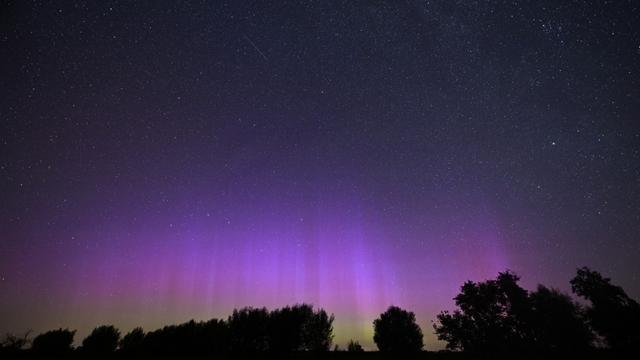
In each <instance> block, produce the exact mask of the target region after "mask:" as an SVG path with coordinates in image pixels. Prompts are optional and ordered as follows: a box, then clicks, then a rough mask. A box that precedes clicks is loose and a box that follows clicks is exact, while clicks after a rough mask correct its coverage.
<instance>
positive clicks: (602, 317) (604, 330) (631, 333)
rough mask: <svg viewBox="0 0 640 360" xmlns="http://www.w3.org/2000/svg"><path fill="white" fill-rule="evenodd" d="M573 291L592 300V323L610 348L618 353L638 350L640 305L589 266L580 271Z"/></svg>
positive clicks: (587, 311)
mask: <svg viewBox="0 0 640 360" xmlns="http://www.w3.org/2000/svg"><path fill="white" fill-rule="evenodd" d="M571 289H572V290H573V292H574V293H576V294H577V295H579V296H581V297H583V298H585V299H587V300H589V302H591V306H590V307H588V308H587V310H586V315H587V318H588V320H589V324H590V325H591V327H593V329H594V330H595V331H596V332H597V333H598V334H599V335H600V336H602V337H603V338H604V339H605V340H606V342H607V344H608V345H609V347H611V348H612V349H614V350H619V351H630V350H634V351H636V352H637V351H638V350H637V349H638V344H640V305H638V303H637V302H636V301H634V300H633V299H631V298H630V297H629V296H628V295H627V294H626V293H625V291H624V290H623V289H622V288H621V287H620V286H617V285H613V284H611V279H609V278H605V277H603V276H602V275H601V274H600V273H598V272H597V271H592V270H591V269H589V268H587V267H583V268H580V269H578V271H577V274H576V277H575V278H573V279H572V280H571Z"/></svg>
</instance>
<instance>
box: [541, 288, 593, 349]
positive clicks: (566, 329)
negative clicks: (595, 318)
mask: <svg viewBox="0 0 640 360" xmlns="http://www.w3.org/2000/svg"><path fill="white" fill-rule="evenodd" d="M530 301H531V311H532V316H531V321H530V327H531V330H532V332H533V337H532V342H534V348H535V350H536V351H538V352H544V353H561V354H569V353H573V354H575V353H580V352H584V351H586V350H588V349H589V348H590V346H591V343H592V341H593V334H592V332H591V330H590V329H589V327H588V325H587V324H586V322H585V321H584V318H583V313H582V309H581V308H580V306H579V305H578V304H577V303H576V302H574V301H573V300H571V298H570V297H569V296H568V295H566V294H563V293H561V292H559V291H557V290H553V289H548V288H546V287H545V286H543V285H538V289H537V290H536V291H535V292H533V293H531V295H530Z"/></svg>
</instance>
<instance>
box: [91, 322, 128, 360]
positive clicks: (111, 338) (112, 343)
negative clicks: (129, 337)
mask: <svg viewBox="0 0 640 360" xmlns="http://www.w3.org/2000/svg"><path fill="white" fill-rule="evenodd" d="M119 340H120V331H118V329H116V328H115V327H114V326H113V325H103V326H98V327H96V328H95V329H93V331H92V332H91V334H89V336H87V337H86V338H85V339H84V340H82V351H83V352H86V353H88V354H92V355H107V354H111V353H113V352H114V351H116V348H117V347H118V341H119Z"/></svg>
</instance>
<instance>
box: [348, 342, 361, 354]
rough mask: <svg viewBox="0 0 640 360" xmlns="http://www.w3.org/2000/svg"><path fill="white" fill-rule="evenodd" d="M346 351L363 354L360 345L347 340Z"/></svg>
mask: <svg viewBox="0 0 640 360" xmlns="http://www.w3.org/2000/svg"><path fill="white" fill-rule="evenodd" d="M347 351H349V352H363V351H364V349H363V348H362V346H361V345H360V343H359V342H357V341H353V340H349V343H348V344H347Z"/></svg>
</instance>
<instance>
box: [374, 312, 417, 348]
mask: <svg viewBox="0 0 640 360" xmlns="http://www.w3.org/2000/svg"><path fill="white" fill-rule="evenodd" d="M373 341H374V342H375V343H376V345H377V346H378V349H379V350H380V351H384V352H417V351H421V350H422V348H423V346H424V343H423V342H422V330H420V326H418V324H417V323H416V317H415V315H414V314H413V313H412V312H408V311H405V310H402V309H401V308H399V307H397V306H391V307H389V309H387V311H385V312H384V313H382V314H380V318H378V319H376V320H374V321H373Z"/></svg>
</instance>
